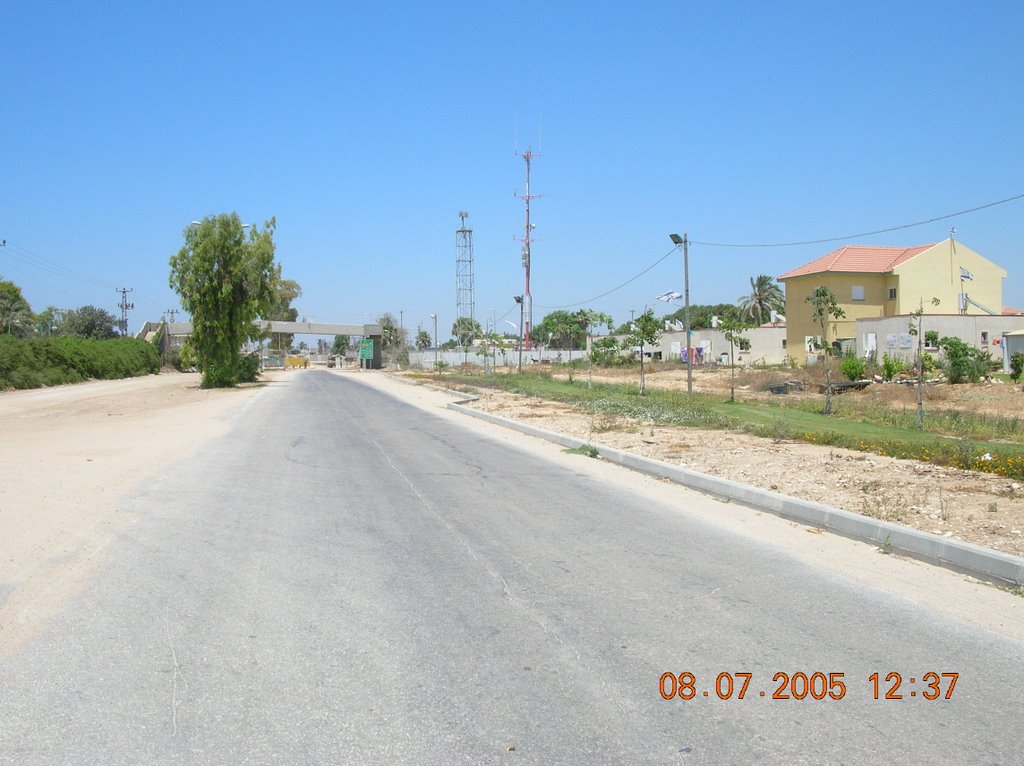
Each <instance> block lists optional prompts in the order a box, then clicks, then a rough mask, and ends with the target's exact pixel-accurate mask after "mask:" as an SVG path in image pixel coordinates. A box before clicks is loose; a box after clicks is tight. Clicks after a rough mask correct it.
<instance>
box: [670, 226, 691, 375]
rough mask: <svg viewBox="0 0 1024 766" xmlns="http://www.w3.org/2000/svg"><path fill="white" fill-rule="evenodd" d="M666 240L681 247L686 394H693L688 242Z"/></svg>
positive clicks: (675, 236) (673, 236)
mask: <svg viewBox="0 0 1024 766" xmlns="http://www.w3.org/2000/svg"><path fill="white" fill-rule="evenodd" d="M668 238H669V239H671V240H672V244H674V245H675V246H676V247H679V246H680V245H682V246H683V322H684V323H685V324H686V393H688V394H692V393H693V359H692V358H691V357H692V355H691V353H690V240H689V238H688V237H687V236H686V232H685V231H684V232H683V236H681V237H680V236H679V235H678V234H669V235H668Z"/></svg>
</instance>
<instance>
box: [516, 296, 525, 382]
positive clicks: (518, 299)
mask: <svg viewBox="0 0 1024 766" xmlns="http://www.w3.org/2000/svg"><path fill="white" fill-rule="evenodd" d="M515 301H516V303H518V304H519V369H518V372H519V373H522V371H523V312H524V311H525V304H524V303H523V296H522V295H516V296H515Z"/></svg>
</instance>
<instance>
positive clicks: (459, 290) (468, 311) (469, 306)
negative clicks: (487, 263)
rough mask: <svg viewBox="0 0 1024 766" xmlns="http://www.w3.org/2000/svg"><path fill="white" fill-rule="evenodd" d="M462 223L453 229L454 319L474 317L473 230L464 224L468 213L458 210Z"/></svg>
mask: <svg viewBox="0 0 1024 766" xmlns="http://www.w3.org/2000/svg"><path fill="white" fill-rule="evenodd" d="M459 218H460V219H461V220H462V225H461V226H459V228H458V229H456V230H455V304H456V312H457V313H456V319H458V318H460V317H469V318H470V319H473V320H475V319H476V288H475V287H474V284H473V230H472V229H471V228H470V227H469V226H467V225H466V219H467V218H469V213H467V212H466V211H465V210H460V211H459Z"/></svg>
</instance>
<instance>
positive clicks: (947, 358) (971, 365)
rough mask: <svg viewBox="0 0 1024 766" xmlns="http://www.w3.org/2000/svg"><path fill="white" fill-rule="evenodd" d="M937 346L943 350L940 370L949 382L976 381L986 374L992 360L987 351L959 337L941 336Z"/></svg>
mask: <svg viewBox="0 0 1024 766" xmlns="http://www.w3.org/2000/svg"><path fill="white" fill-rule="evenodd" d="M939 348H941V349H942V351H943V356H942V371H943V372H944V373H945V374H946V380H948V381H949V382H950V383H964V382H968V383H977V382H978V381H979V380H981V378H982V377H983V376H985V375H987V374H988V372H989V367H990V366H991V362H992V359H991V357H990V356H989V355H988V353H986V352H984V351H981V350H980V349H977V348H974V347H973V346H970V345H968V344H967V343H965V342H964V341H962V340H960V339H959V338H943V339H942V340H940V341H939Z"/></svg>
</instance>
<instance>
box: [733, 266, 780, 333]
mask: <svg viewBox="0 0 1024 766" xmlns="http://www.w3.org/2000/svg"><path fill="white" fill-rule="evenodd" d="M737 303H739V306H740V313H741V315H742V316H743V317H744V318H745V319H746V318H749V319H752V320H755V321H756V322H757V324H759V325H760V324H762V323H763V322H764V318H765V317H766V316H768V317H770V316H771V313H772V312H773V311H776V312H778V313H780V314H781V313H782V312H783V311H784V310H785V308H786V296H785V295H784V294H783V292H782V290H781V289H780V288H779V286H778V285H777V284H775V278H774V277H770V276H768V275H767V274H759V275H758V276H757V277H751V278H750V295H743V296H741V297H740V298H738V299H737Z"/></svg>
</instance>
